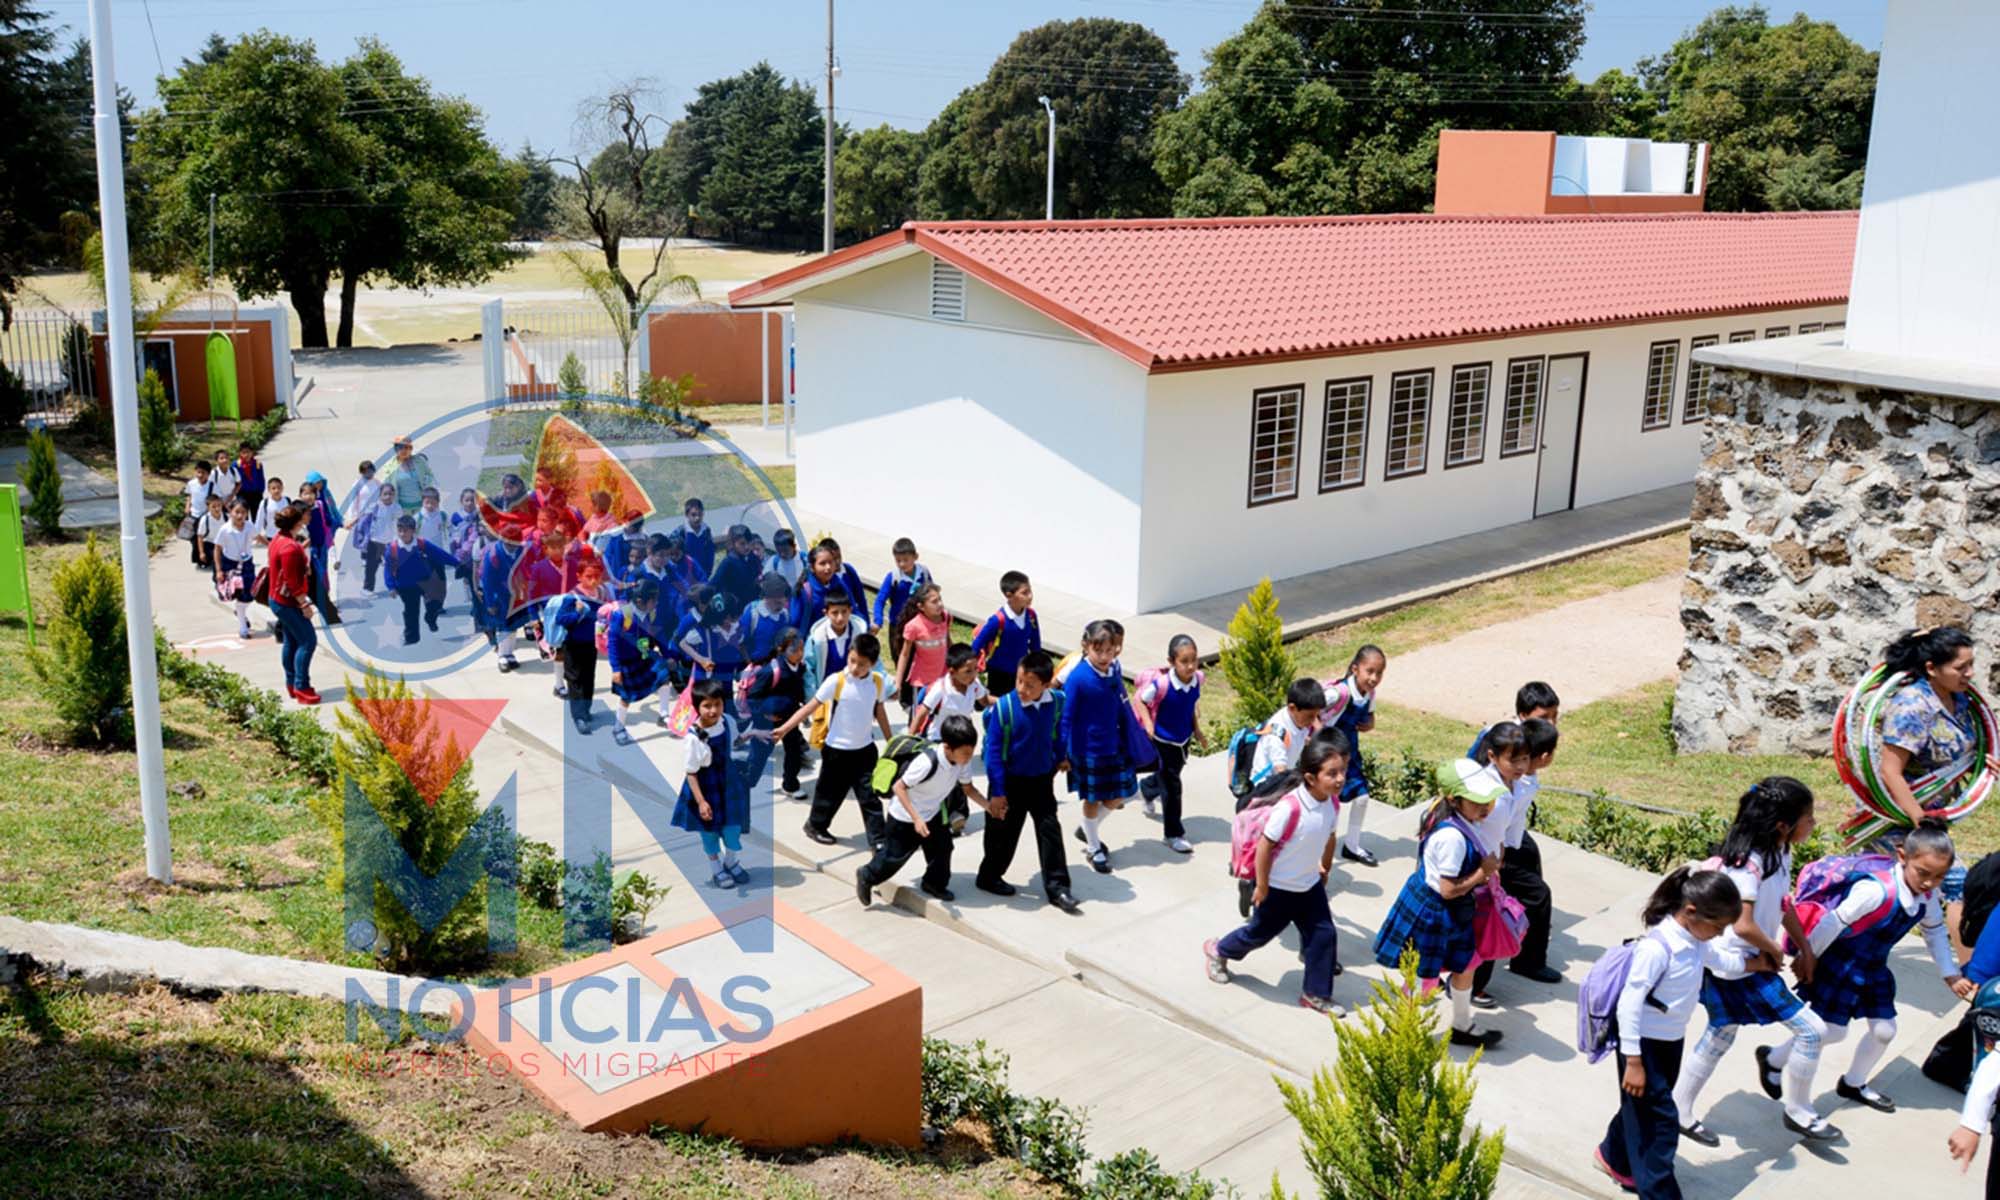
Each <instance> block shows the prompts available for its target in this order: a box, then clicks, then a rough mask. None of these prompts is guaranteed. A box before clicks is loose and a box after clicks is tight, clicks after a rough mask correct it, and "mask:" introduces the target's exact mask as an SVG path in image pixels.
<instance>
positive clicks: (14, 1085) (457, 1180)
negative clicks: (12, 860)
mask: <svg viewBox="0 0 2000 1200" xmlns="http://www.w3.org/2000/svg"><path fill="white" fill-rule="evenodd" d="M360 1030H361V1031H362V1041H361V1043H360V1044H359V1045H351V1044H349V1043H348V1042H347V1041H346V1035H345V1030H344V1027H343V1017H342V1011H341V1008H340V1006H338V1005H336V1004H331V1003H326V1002H321V1001H311V1000H301V999H296V998H292V997H283V996H254V995H252V996H225V997H223V998H221V999H218V1000H215V1001H212V1002H210V1001H200V1000H189V999H183V998H179V997H176V996H174V995H172V994H170V993H168V992H165V991H163V990H158V989H155V990H152V991H148V992H142V993H139V994H137V995H129V996H126V995H91V994H88V993H85V992H84V991H82V990H81V989H80V988H79V987H77V986H75V985H70V984H56V983H51V982H48V981H46V980H41V979H30V980H27V981H26V982H25V986H20V987H16V988H9V989H5V990H0V1095H4V1096H5V1097H6V1103H4V1104H0V1194H4V1195H7V1196H19V1197H42V1196H47V1197H58V1196H59V1197H65V1198H69V1197H79V1198H81V1197H119V1198H122V1197H128V1196H155V1195H185V1196H194V1195H200V1196H259V1197H264V1196H316V1197H317V1196H466V1197H486V1196H537V1197H543V1196H546V1197H581V1196H621V1197H673V1198H675V1200H720V1198H724V1197H742V1196H769V1197H780V1198H785V1200H807V1198H810V1197H829V1198H832V1197H842V1198H846V1197H857V1198H861V1200H874V1198H883V1200H886V1198H887V1197H907V1198H909V1200H939V1198H942V1197H947V1196H993V1197H1042V1196H1050V1197H1052V1196H1055V1195H1056V1194H1057V1192H1056V1190H1055V1189H1054V1188H1052V1187H1048V1186H1047V1185H1044V1184H1041V1183H1039V1182H1037V1181H1035V1180H1034V1178H1033V1177H1032V1176H1031V1175H1030V1174H1029V1173H1028V1172H1026V1171H1025V1170H1024V1169H1022V1168H1021V1167H1020V1166H1019V1165H1018V1164H1015V1163H1012V1162H1009V1161H1005V1160H996V1159H993V1158H991V1157H990V1156H989V1155H988V1154H987V1153H986V1152H985V1151H984V1149H983V1147H982V1144H981V1142H980V1140H979V1138H978V1136H977V1132H978V1131H974V1130H969V1129H966V1128H964V1127H961V1129H960V1130H958V1131H955V1132H954V1133H953V1134H952V1135H950V1136H948V1137H947V1138H946V1139H945V1140H944V1142H943V1144H942V1146H941V1147H940V1149H939V1150H938V1151H936V1152H934V1153H926V1154H922V1155H909V1154H901V1153H895V1152H872V1151H864V1150H858V1149H852V1148H827V1149H821V1150H809V1151H803V1152H799V1153H796V1154H787V1155H784V1156H781V1157H774V1158H763V1157H752V1156H749V1155H746V1154H745V1153H744V1152H742V1151H741V1150H740V1149H738V1148H737V1147H735V1146H734V1145H732V1144H730V1143H728V1142H723V1141H718V1140H714V1139H705V1138H699V1137H693V1136H688V1135H684V1134H678V1133H670V1132H662V1133H658V1134H655V1135H653V1136H646V1137H606V1136H602V1135H597V1134H588V1133H583V1132H581V1131H580V1130H578V1129H576V1128H575V1127H574V1126H572V1125H570V1124H569V1123H568V1122H567V1121H565V1120H564V1119H562V1118H561V1117H558V1116H556V1115H554V1114H552V1113H550V1112H549V1111H548V1110H547V1109H544V1108H543V1107H542V1106H541V1104H540V1103H539V1102H537V1101H536V1100H534V1099H533V1098H532V1097H530V1096H528V1095H527V1094H526V1093H525V1092H524V1091H523V1090H522V1089H521V1088H520V1087H519V1086H518V1085H517V1084H516V1083H515V1082H514V1081H513V1080H512V1079H511V1077H506V1076H504V1075H501V1076H496V1075H495V1074H492V1073H489V1072H488V1070H487V1067H486V1064H485V1063H484V1061H483V1060H480V1059H478V1058H477V1057H476V1056H474V1055H472V1054H471V1053H469V1052H468V1051H466V1050H465V1049H464V1048H463V1047H461V1046H443V1047H436V1048H433V1047H429V1046H425V1045H423V1044H420V1043H419V1044H414V1045H404V1046H401V1047H398V1048H396V1049H394V1050H387V1049H386V1048H385V1047H384V1045H383V1041H382V1037H381V1033H380V1031H379V1030H377V1029H376V1028H375V1026H374V1025H372V1024H371V1023H370V1022H369V1021H367V1020H365V1019H364V1020H362V1021H361V1022H360Z"/></svg>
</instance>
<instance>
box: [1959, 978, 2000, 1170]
mask: <svg viewBox="0 0 2000 1200" xmlns="http://www.w3.org/2000/svg"><path fill="white" fill-rule="evenodd" d="M1970 1020H1971V1023H1972V1029H1973V1043H1972V1054H1973V1066H1972V1080H1971V1083H1970V1085H1969V1086H1968V1087H1967V1088H1966V1090H1965V1104H1964V1105H1963V1106H1962V1107H1961V1108H1960V1110H1959V1116H1958V1128H1957V1129H1954V1130H1952V1131H1951V1137H1950V1138H1948V1139H1946V1142H1945V1146H1946V1148H1947V1149H1948V1150H1949V1151H1950V1152H1951V1160H1952V1161H1953V1162H1955V1163H1957V1164H1958V1169H1959V1171H1960V1173H1961V1174H1962V1173H1964V1172H1966V1171H1969V1170H1971V1169H1972V1160H1973V1159H1974V1158H1975V1157H1977V1156H1978V1154H1979V1140H1980V1139H1981V1138H1983V1137H1985V1136H1986V1135H1987V1133H1989V1132H1990V1131H1991V1130H1992V1128H1993V1119H1994V1117H1995V1116H1996V1115H2000V1112H1996V1110H2000V980H1994V979H1989V980H1987V981H1986V982H1985V983H1982V984H1980V985H1979V991H1978V992H1976V993H1975V994H1974V995H1973V997H1972V1011H1971V1014H1970ZM1986 1200H2000V1151H1996V1152H1994V1153H1990V1154H1988V1155H1987V1156H1986Z"/></svg>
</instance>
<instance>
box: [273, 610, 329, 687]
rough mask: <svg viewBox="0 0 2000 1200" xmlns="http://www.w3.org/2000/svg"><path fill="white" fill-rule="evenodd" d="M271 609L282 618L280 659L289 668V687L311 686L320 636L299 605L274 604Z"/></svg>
mask: <svg viewBox="0 0 2000 1200" xmlns="http://www.w3.org/2000/svg"><path fill="white" fill-rule="evenodd" d="M271 611H272V612H273V613H274V614H276V615H277V618H278V659H279V661H280V662H282V663H283V664H284V667H285V686H286V687H288V688H297V689H300V690H304V689H309V688H311V687H312V658H313V651H315V650H317V649H319V635H318V634H317V633H314V632H313V627H312V622H311V621H308V620H306V615H305V614H304V613H302V612H300V611H299V610H298V609H297V608H294V607H293V606H291V605H289V604H274V605H272V606H271Z"/></svg>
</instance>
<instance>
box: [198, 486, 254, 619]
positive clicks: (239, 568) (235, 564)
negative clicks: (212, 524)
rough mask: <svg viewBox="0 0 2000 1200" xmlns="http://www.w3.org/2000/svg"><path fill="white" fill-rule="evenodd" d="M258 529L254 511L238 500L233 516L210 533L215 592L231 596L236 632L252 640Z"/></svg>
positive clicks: (230, 512)
mask: <svg viewBox="0 0 2000 1200" xmlns="http://www.w3.org/2000/svg"><path fill="white" fill-rule="evenodd" d="M256 544H257V531H256V529H254V528H252V527H251V525H250V512H249V510H248V509H247V508H245V507H244V506H243V502H242V501H241V500H238V501H237V502H236V503H235V504H232V505H230V506H229V520H228V523H226V524H224V525H223V526H222V527H221V528H219V529H216V530H214V531H212V532H211V533H210V534H209V545H210V546H211V548H212V549H213V550H214V552H215V593H216V595H218V596H224V597H227V598H228V599H229V601H230V603H231V605H232V606H233V607H234V608H235V609H236V636H237V637H240V638H242V639H243V640H244V641H246V642H247V641H249V640H250V589H251V587H252V586H254V584H255V581H256V577H257V565H256V563H255V562H254V561H253V559H252V555H253V554H254V553H255V551H254V547H255V546H256Z"/></svg>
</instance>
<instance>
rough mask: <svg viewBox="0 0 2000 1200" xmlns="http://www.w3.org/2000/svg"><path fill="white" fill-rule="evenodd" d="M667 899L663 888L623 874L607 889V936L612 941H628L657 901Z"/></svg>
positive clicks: (647, 879) (649, 879) (646, 879)
mask: <svg viewBox="0 0 2000 1200" xmlns="http://www.w3.org/2000/svg"><path fill="white" fill-rule="evenodd" d="M666 898H667V885H665V884H663V883H661V882H659V881H658V880H656V879H654V878H653V877H652V876H650V875H645V874H641V873H640V872H638V871H624V872H621V873H620V874H619V876H618V879H617V882H615V883H613V884H612V885H611V936H612V938H613V939H614V940H616V941H632V940H634V939H636V938H637V937H638V936H639V932H640V928H641V927H642V926H643V925H644V924H645V923H646V918H647V917H649V916H651V915H652V913H653V909H655V908H657V907H658V906H659V903H660V901H662V900H664V899H666Z"/></svg>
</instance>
